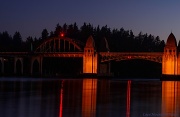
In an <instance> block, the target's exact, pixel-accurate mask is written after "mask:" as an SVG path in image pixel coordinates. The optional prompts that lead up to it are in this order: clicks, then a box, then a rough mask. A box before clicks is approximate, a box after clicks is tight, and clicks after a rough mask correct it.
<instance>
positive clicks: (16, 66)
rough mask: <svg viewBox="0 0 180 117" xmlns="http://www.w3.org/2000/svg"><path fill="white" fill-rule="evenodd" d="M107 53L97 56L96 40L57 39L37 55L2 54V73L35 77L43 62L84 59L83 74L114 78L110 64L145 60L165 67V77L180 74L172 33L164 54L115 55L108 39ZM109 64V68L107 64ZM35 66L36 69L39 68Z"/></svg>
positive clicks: (41, 47)
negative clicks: (49, 58) (8, 70)
mask: <svg viewBox="0 0 180 117" xmlns="http://www.w3.org/2000/svg"><path fill="white" fill-rule="evenodd" d="M104 42H105V47H106V50H105V51H104V52H97V51H96V47H95V42H94V39H93V37H92V36H90V37H89V38H88V39H87V42H86V44H84V43H82V42H80V41H78V40H75V39H70V38H67V37H64V36H59V37H53V38H49V39H47V40H45V41H44V42H43V43H41V44H40V45H39V46H38V47H37V48H36V49H35V51H33V52H0V72H1V73H2V74H3V73H4V69H5V67H6V65H7V63H8V62H9V61H11V62H10V63H9V64H8V65H10V64H11V66H13V72H14V74H16V73H17V71H19V72H20V73H21V74H24V71H25V69H26V72H29V74H33V70H34V69H38V71H39V74H43V73H42V71H43V70H42V69H43V59H44V58H48V57H55V58H61V57H65V58H82V59H83V61H82V64H83V66H82V67H83V70H82V73H83V74H110V71H111V70H110V61H112V60H113V61H121V60H131V59H143V60H149V61H153V62H158V63H162V74H167V75H177V74H180V62H178V60H179V61H180V58H179V54H178V51H177V44H176V39H175V37H174V35H173V34H172V33H171V34H170V35H169V37H168V39H167V43H166V46H165V49H164V52H111V51H110V49H109V46H108V42H107V40H106V39H105V38H104ZM104 63H105V64H104ZM35 64H37V65H36V67H35Z"/></svg>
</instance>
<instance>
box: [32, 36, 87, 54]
mask: <svg viewBox="0 0 180 117" xmlns="http://www.w3.org/2000/svg"><path fill="white" fill-rule="evenodd" d="M81 46H84V44H83V43H82V42H80V41H79V40H75V39H71V38H68V37H52V38H49V39H47V40H45V41H44V42H43V43H42V44H40V45H39V46H38V47H37V48H36V50H35V52H65V51H66V52H67V51H68V52H76V51H83V49H82V47H81Z"/></svg>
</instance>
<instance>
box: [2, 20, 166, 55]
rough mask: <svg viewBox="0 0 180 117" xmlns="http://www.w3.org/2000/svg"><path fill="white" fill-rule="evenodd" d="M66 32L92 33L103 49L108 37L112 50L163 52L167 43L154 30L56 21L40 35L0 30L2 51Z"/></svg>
mask: <svg viewBox="0 0 180 117" xmlns="http://www.w3.org/2000/svg"><path fill="white" fill-rule="evenodd" d="M61 32H63V33H64V34H65V36H66V37H69V38H73V39H77V40H80V41H82V42H84V43H86V40H87V38H88V37H89V36H90V35H92V36H93V38H94V40H95V44H96V47H97V48H96V49H97V51H103V49H102V48H104V47H105V43H103V39H104V38H106V39H107V41H108V43H109V48H110V51H124V52H127V51H129V52H161V51H163V48H164V46H165V42H164V41H163V40H160V38H159V36H157V37H155V36H153V35H151V34H147V33H145V34H143V33H142V32H140V33H139V34H138V35H134V34H133V31H132V30H125V29H123V28H120V29H110V28H109V27H108V26H107V25H106V26H102V27H100V26H97V27H94V26H93V25H91V24H87V23H84V24H83V25H82V26H81V27H80V28H79V27H78V26H77V24H76V23H74V24H70V25H67V24H66V23H65V24H64V25H62V26H61V25H59V24H57V25H56V27H55V30H54V31H50V32H48V30H47V29H43V30H42V33H41V36H40V37H39V38H36V37H35V38H33V37H32V36H29V37H28V38H27V39H22V37H21V34H20V32H15V34H14V35H13V36H10V35H9V34H8V32H7V31H5V32H2V33H0V51H1V52H2V51H4V52H6V51H33V50H35V48H36V47H37V46H38V45H39V44H40V43H42V42H43V41H44V40H46V39H47V38H50V37H57V36H59V35H60V33H61Z"/></svg>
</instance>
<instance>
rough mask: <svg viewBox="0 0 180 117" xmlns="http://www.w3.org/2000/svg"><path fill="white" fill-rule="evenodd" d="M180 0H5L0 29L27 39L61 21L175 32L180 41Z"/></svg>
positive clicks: (158, 33) (162, 35) (165, 33)
mask: <svg viewBox="0 0 180 117" xmlns="http://www.w3.org/2000/svg"><path fill="white" fill-rule="evenodd" d="M179 12H180V1H170V0H169V1H168V0H164V1H160V0H159V1H158V0H111V1H110V0H89V1H87V0H86V1H85V0H64V1H62V0H4V1H3V2H2V1H1V3H0V32H3V31H8V32H9V34H10V35H13V34H14V33H15V31H19V32H20V33H21V35H22V38H23V39H26V38H27V37H28V36H32V37H35V36H36V37H40V36H41V32H42V30H43V29H44V28H46V29H47V30H48V31H49V32H50V31H54V29H55V26H56V24H57V23H59V24H60V25H63V24H64V23H67V24H71V23H74V22H77V24H78V26H79V27H80V26H82V24H83V23H84V22H87V23H91V24H92V25H93V26H97V25H100V26H104V25H107V26H108V27H110V28H111V29H113V28H118V29H119V28H121V27H124V29H125V30H133V32H134V34H135V35H137V34H138V33H139V32H140V31H142V32H143V33H148V34H152V35H155V36H160V38H161V39H162V40H165V41H166V39H167V37H168V35H169V34H170V33H171V31H172V32H173V33H174V35H175V37H176V39H177V40H180V13H179Z"/></svg>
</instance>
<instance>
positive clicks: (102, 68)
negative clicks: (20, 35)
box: [99, 61, 111, 75]
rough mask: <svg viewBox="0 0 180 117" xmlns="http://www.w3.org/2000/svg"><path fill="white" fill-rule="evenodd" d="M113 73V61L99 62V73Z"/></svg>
mask: <svg viewBox="0 0 180 117" xmlns="http://www.w3.org/2000/svg"><path fill="white" fill-rule="evenodd" d="M110 74H111V61H108V62H104V63H99V75H110Z"/></svg>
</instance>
